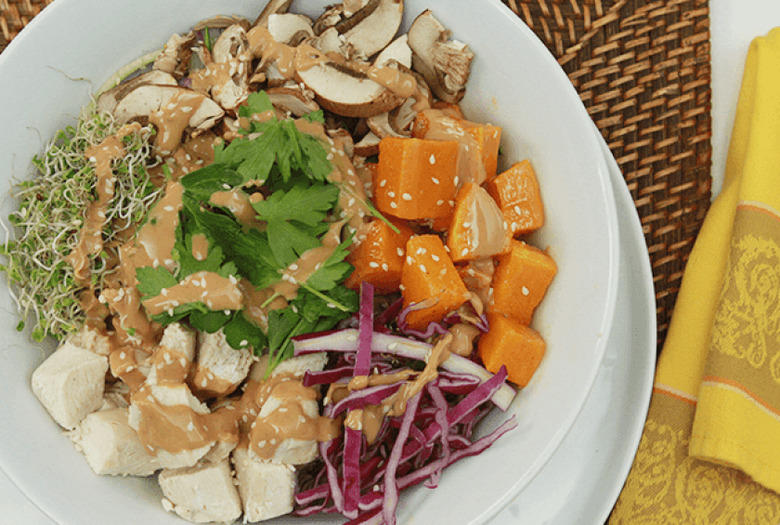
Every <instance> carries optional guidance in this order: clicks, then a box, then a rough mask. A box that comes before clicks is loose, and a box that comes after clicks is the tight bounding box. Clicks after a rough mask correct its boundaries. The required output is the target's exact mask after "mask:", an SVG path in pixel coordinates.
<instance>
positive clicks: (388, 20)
mask: <svg viewBox="0 0 780 525" xmlns="http://www.w3.org/2000/svg"><path fill="white" fill-rule="evenodd" d="M403 12H404V5H403V2H402V0H367V1H365V0H355V1H346V2H344V3H343V4H341V5H337V6H333V7H331V8H330V9H328V10H327V11H325V13H323V14H322V16H320V17H319V18H318V19H317V20H316V21H315V22H314V32H315V34H318V35H319V34H321V33H323V32H324V31H325V30H326V29H327V28H329V27H335V28H336V30H337V31H338V33H339V35H341V36H342V39H343V44H342V53H343V54H344V55H345V56H350V58H351V57H352V56H353V55H354V56H359V57H363V58H366V57H370V56H373V55H375V54H376V53H377V52H379V51H380V50H382V49H384V47H385V46H387V44H389V43H390V41H392V40H393V37H394V36H395V34H396V33H397V32H398V28H399V27H400V26H401V18H402V17H403Z"/></svg>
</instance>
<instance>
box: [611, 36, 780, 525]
mask: <svg viewBox="0 0 780 525" xmlns="http://www.w3.org/2000/svg"><path fill="white" fill-rule="evenodd" d="M670 523H674V524H688V523H691V524H702V525H704V524H706V525H710V524H732V523H735V524H743V523H744V524H754V523H755V524H780V28H778V29H775V30H773V31H772V32H770V33H769V34H768V35H767V36H764V37H759V38H756V39H755V40H754V41H753V43H752V44H751V47H750V51H749V53H748V57H747V61H746V64H745V73H744V77H743V81H742V88H741V91H740V98H739V103H738V106H737V115H736V120H735V122H734V129H733V131H732V137H731V144H730V147H729V156H728V159H727V162H726V174H725V179H724V186H723V190H722V191H721V193H720V195H719V196H718V198H717V199H716V200H715V202H714V203H713V205H712V207H711V208H710V211H709V212H708V214H707V218H706V219H705V221H704V224H703V225H702V229H701V232H700V233H699V236H698V238H697V240H696V245H695V246H694V249H693V251H692V252H691V256H690V259H689V261H688V264H687V267H686V270H685V275H684V278H683V282H682V286H681V289H680V294H679V296H678V299H677V304H676V306H675V312H674V316H673V318H672V322H671V324H670V327H669V332H668V335H667V338H666V342H665V344H664V348H663V351H662V352H661V356H660V358H659V361H658V368H657V371H656V378H655V384H654V388H653V397H652V399H651V402H650V410H649V412H648V417H647V422H646V423H645V428H644V433H643V435H642V441H641V443H640V445H639V450H638V451H637V456H636V459H635V460H634V465H633V466H632V469H631V472H630V474H629V477H628V480H627V481H626V485H625V487H624V488H623V491H622V493H621V494H620V498H619V499H618V503H617V505H616V506H615V509H614V511H613V512H612V516H611V517H610V524H611V525H612V524H630V525H635V524H670Z"/></svg>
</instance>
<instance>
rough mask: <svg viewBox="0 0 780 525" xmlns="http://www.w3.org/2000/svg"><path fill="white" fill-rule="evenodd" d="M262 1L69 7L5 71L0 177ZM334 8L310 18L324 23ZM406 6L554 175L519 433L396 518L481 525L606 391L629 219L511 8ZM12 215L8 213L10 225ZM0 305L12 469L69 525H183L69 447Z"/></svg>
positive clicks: (518, 151) (39, 353) (147, 492)
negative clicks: (140, 64)
mask: <svg viewBox="0 0 780 525" xmlns="http://www.w3.org/2000/svg"><path fill="white" fill-rule="evenodd" d="M260 1H261V0H231V1H230V2H227V1H222V2H219V3H217V2H192V1H189V0H168V1H166V2H159V1H157V0H134V2H132V9H129V10H128V11H127V13H125V14H124V15H123V16H122V17H117V16H114V15H112V10H113V9H115V8H116V6H117V5H126V4H125V3H122V4H119V3H116V2H105V1H103V0H80V1H76V0H58V1H57V2H55V3H54V4H53V5H52V6H50V7H48V8H47V9H46V10H45V11H44V12H43V13H42V14H41V15H40V16H38V17H36V18H35V19H34V20H33V21H32V22H31V23H30V24H29V25H28V27H27V28H25V30H24V31H23V32H22V34H20V35H19V36H18V37H17V38H16V39H14V41H13V42H12V43H11V44H10V45H9V47H8V48H7V50H6V51H5V52H4V53H3V54H2V55H0V76H1V77H2V79H3V80H2V82H0V114H2V115H3V118H4V122H5V123H6V124H5V125H4V126H0V174H3V176H4V177H8V176H15V177H24V176H26V174H27V171H28V166H29V160H30V158H31V156H32V155H33V154H35V153H38V152H40V151H41V149H42V148H43V143H44V141H45V140H46V139H47V138H48V137H50V136H51V135H52V134H53V132H54V131H55V130H56V129H57V128H60V127H63V126H64V125H66V124H69V123H72V122H73V119H74V118H75V115H76V114H77V113H78V110H79V108H80V107H81V106H82V105H83V104H84V103H86V101H87V98H88V93H89V89H90V87H92V88H93V89H96V88H97V86H100V85H101V84H102V83H103V82H104V81H105V79H106V78H107V77H108V76H109V75H110V74H111V73H113V72H114V71H115V70H116V69H117V68H118V67H120V66H121V65H122V64H124V63H127V62H129V61H131V60H132V59H134V58H135V57H137V56H140V55H142V54H144V53H146V52H149V51H151V50H153V49H155V48H157V47H159V46H161V45H162V44H163V43H164V42H165V40H166V39H167V38H168V36H169V35H170V34H171V33H173V32H176V31H184V30H187V29H188V28H189V27H190V26H191V25H192V24H193V23H195V22H196V21H198V20H200V19H203V18H206V17H207V16H209V15H212V14H215V13H216V12H225V11H229V12H234V13H244V14H247V15H249V16H250V17H254V16H256V14H257V13H258V11H259V7H258V6H259V5H260ZM326 3H328V2H327V1H323V0H320V1H317V2H314V1H307V2H298V4H301V7H300V8H301V9H305V10H309V11H314V12H316V11H318V10H319V9H321V7H322V6H323V5H325V4H326ZM127 5H129V4H127ZM296 5H297V4H296ZM406 6H407V10H406V24H408V23H409V22H410V21H411V18H412V17H413V16H415V15H416V14H418V13H420V12H421V11H422V10H423V9H425V8H432V9H433V10H434V12H436V14H437V16H439V18H441V20H442V22H443V23H444V24H445V25H447V26H449V27H450V28H451V29H452V30H453V33H454V34H455V35H456V36H457V37H458V38H460V39H462V40H463V41H466V42H468V43H469V44H470V46H471V48H472V49H473V51H474V52H475V54H476V57H477V58H476V59H475V61H474V64H473V75H472V80H471V82H470V84H469V91H468V95H467V98H466V100H465V101H464V108H465V110H466V111H467V114H468V115H470V117H471V118H473V119H475V120H480V121H491V122H493V123H495V124H498V125H500V126H502V127H503V128H504V133H505V136H506V137H510V138H511V140H504V141H503V143H504V153H505V155H504V158H506V159H507V160H512V161H514V160H521V159H523V158H530V159H531V160H532V162H533V163H534V166H535V168H536V170H537V172H538V173H540V177H542V174H543V179H544V182H543V186H542V192H543V194H544V195H545V203H546V209H547V217H548V221H547V224H546V225H545V227H544V228H543V229H542V231H541V232H540V234H539V236H538V237H536V238H535V242H536V243H537V244H538V245H540V246H542V247H546V246H550V247H551V251H552V254H553V256H554V257H555V258H556V260H557V261H558V263H559V273H558V275H557V277H556V279H555V282H554V283H553V285H552V286H551V288H550V291H549V293H548V296H547V298H546V300H545V302H544V304H543V305H542V307H541V308H540V309H539V311H538V312H537V316H536V317H535V328H537V329H538V330H539V331H540V332H542V334H543V335H544V337H545V339H546V340H547V342H548V354H547V356H546V357H545V359H544V360H543V362H542V365H541V367H540V368H539V371H538V372H537V376H536V377H535V378H534V381H533V382H532V383H531V385H529V387H527V388H526V389H524V390H523V392H522V393H521V395H519V396H518V399H517V401H516V403H515V404H514V405H513V407H512V408H511V411H512V412H516V413H517V414H518V421H519V427H518V429H516V430H515V431H514V432H512V433H511V434H508V435H507V436H505V437H504V438H503V439H501V440H499V441H498V442H497V443H496V444H495V445H494V446H493V447H491V448H490V449H489V450H487V451H486V452H485V453H484V454H482V455H481V456H480V458H479V459H478V460H471V461H463V462H461V463H458V464H456V465H454V466H453V467H452V468H451V469H450V470H448V475H447V476H444V477H443V479H442V483H441V484H440V487H439V489H438V490H436V491H427V490H413V491H410V492H407V493H405V494H404V498H403V499H404V501H403V502H402V507H401V508H402V510H401V512H400V515H399V517H400V518H401V521H405V522H410V523H411V522H412V521H414V522H416V523H434V522H438V523H456V522H457V523H481V522H484V521H486V520H488V519H489V518H491V517H492V516H494V515H495V514H496V513H498V512H499V511H500V510H501V508H503V507H504V506H505V505H506V504H507V503H509V502H510V501H511V500H512V499H513V498H514V497H515V496H516V495H517V494H518V493H519V491H520V490H521V489H522V488H523V487H524V486H526V485H527V484H528V483H529V482H530V481H531V480H532V479H533V477H534V476H535V475H536V474H537V473H538V472H539V471H540V470H541V469H542V467H543V466H544V464H545V463H546V462H547V461H548V460H549V459H550V457H552V455H553V453H554V452H555V450H556V448H557V447H558V446H559V445H560V444H561V442H562V441H563V438H564V437H565V435H566V433H567V431H568V430H569V429H570V428H571V426H572V424H573V423H574V420H575V418H576V417H577V415H578V413H579V412H580V410H581V408H582V407H583V405H584V403H585V399H586V397H587V395H588V393H589V392H590V390H591V388H592V386H593V383H594V381H595V378H596V374H597V372H598V369H599V365H600V363H601V360H602V357H603V355H604V350H605V348H606V342H607V336H608V334H609V330H610V325H611V322H612V318H613V313H614V306H615V298H616V293H617V277H618V266H619V265H618V231H617V216H616V211H615V207H614V204H613V200H612V190H611V187H610V182H609V177H608V170H607V167H606V164H605V162H604V159H603V156H601V155H600V154H599V149H598V142H597V141H596V138H595V137H594V136H593V135H592V133H591V131H590V125H591V122H590V118H589V117H588V115H587V113H586V111H585V109H584V107H583V106H582V104H581V102H580V100H579V97H578V96H577V94H576V92H575V91H574V88H573V87H572V85H571V83H570V82H569V81H568V79H567V78H566V76H565V74H564V73H563V71H562V70H561V69H560V67H559V66H558V65H557V63H556V62H555V60H554V59H553V58H552V56H551V55H550V54H549V52H548V51H547V50H546V48H544V46H543V45H542V44H541V42H540V41H539V40H538V39H537V38H536V36H535V35H533V33H532V32H531V31H530V30H529V29H528V28H527V27H526V26H525V25H524V24H523V23H522V22H521V21H520V20H519V19H518V17H517V16H516V15H514V13H512V12H511V11H509V10H508V9H507V8H506V7H505V6H504V5H503V4H501V3H500V2H499V1H498V0H479V1H474V0H406ZM294 7H296V6H295V5H294ZM172 12H173V14H172ZM90 21H99V23H95V22H90ZM74 35H78V38H74ZM90 42H93V44H92V45H89V44H88V43H90ZM53 43H57V44H58V45H53ZM59 44H62V45H59ZM507 50H511V51H512V54H511V65H512V67H507V66H506V64H507V60H508V59H507V57H508V56H510V55H508V54H507ZM8 123H12V124H13V125H8ZM3 180H6V179H3ZM6 184H7V180H6ZM11 206H12V203H11V202H9V201H8V200H6V202H4V203H3V207H2V209H0V214H1V215H5V214H7V213H8V211H10V209H11ZM0 296H1V297H0V333H2V334H3V336H4V338H5V345H4V348H3V350H2V352H0V363H2V366H0V398H1V399H3V403H2V404H0V418H2V419H3V420H4V421H5V422H10V423H7V424H5V425H3V426H0V442H2V446H1V447H0V465H1V466H2V467H3V469H5V470H6V472H7V473H8V474H9V475H10V476H11V477H12V478H13V479H14V481H15V482H16V483H17V485H18V486H19V487H20V488H22V490H23V491H25V492H26V493H27V494H28V495H29V496H30V497H31V498H32V499H33V500H34V501H36V503H37V504H38V505H39V506H40V507H41V508H43V509H44V510H45V511H46V512H47V513H48V514H49V515H51V516H53V517H55V518H56V520H58V521H60V522H62V523H67V524H69V523H78V524H81V523H90V522H95V521H97V522H106V521H108V520H109V518H110V519H111V521H112V523H114V524H116V525H119V524H121V523H138V522H154V523H180V521H179V520H178V519H177V518H175V517H172V516H166V515H165V514H163V512H162V511H161V510H160V508H159V498H160V493H159V489H158V488H157V487H156V485H155V483H154V482H153V481H149V480H139V479H117V478H99V477H97V476H94V475H93V474H92V473H91V471H90V470H89V468H88V466H87V464H86V462H85V461H84V459H83V457H81V456H80V455H79V454H78V453H77V452H75V451H74V450H73V448H72V446H71V445H70V443H69V442H68V440H67V439H66V438H64V437H63V436H60V435H58V433H59V429H58V427H57V426H56V424H54V423H53V422H52V421H51V419H50V418H49V417H48V415H47V414H46V413H45V412H44V410H43V409H42V408H41V406H40V404H38V402H37V401H36V400H35V399H34V398H33V396H32V395H31V393H30V388H29V377H30V374H31V373H32V371H33V370H34V368H35V367H36V366H37V365H38V364H39V363H40V362H41V361H42V360H43V358H44V357H45V352H44V351H43V350H42V349H36V348H35V347H33V345H31V344H30V342H29V339H28V338H27V335H26V334H17V333H16V332H15V331H14V327H15V325H16V323H17V319H16V315H15V313H14V309H13V305H12V303H11V301H10V300H9V299H8V297H7V296H6V294H4V293H0ZM497 419H499V416H498V415H496V416H494V417H493V418H492V420H491V421H490V422H488V423H489V424H490V423H492V424H495V423H496V420H497ZM474 486H479V488H480V490H479V491H478V492H476V491H474V490H473V487H474Z"/></svg>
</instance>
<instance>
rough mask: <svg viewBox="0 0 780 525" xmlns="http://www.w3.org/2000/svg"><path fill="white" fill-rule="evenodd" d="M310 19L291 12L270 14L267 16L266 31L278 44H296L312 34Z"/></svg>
mask: <svg viewBox="0 0 780 525" xmlns="http://www.w3.org/2000/svg"><path fill="white" fill-rule="evenodd" d="M311 24H312V22H311V19H309V17H307V16H304V15H296V14H293V13H284V14H280V15H278V14H272V15H271V16H269V17H268V32H269V33H271V36H272V37H273V39H274V40H276V41H277V42H279V43H280V44H285V45H288V46H297V45H298V44H300V43H301V42H302V41H303V40H304V39H306V38H308V37H311V36H314V30H313V29H312V28H311Z"/></svg>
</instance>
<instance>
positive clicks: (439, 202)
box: [436, 199, 444, 206]
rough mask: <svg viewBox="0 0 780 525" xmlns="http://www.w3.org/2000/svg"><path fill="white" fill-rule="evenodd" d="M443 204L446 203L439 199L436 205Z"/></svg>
mask: <svg viewBox="0 0 780 525" xmlns="http://www.w3.org/2000/svg"><path fill="white" fill-rule="evenodd" d="M442 204H444V201H443V200H441V199H439V200H437V201H436V206H441V205H442Z"/></svg>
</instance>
